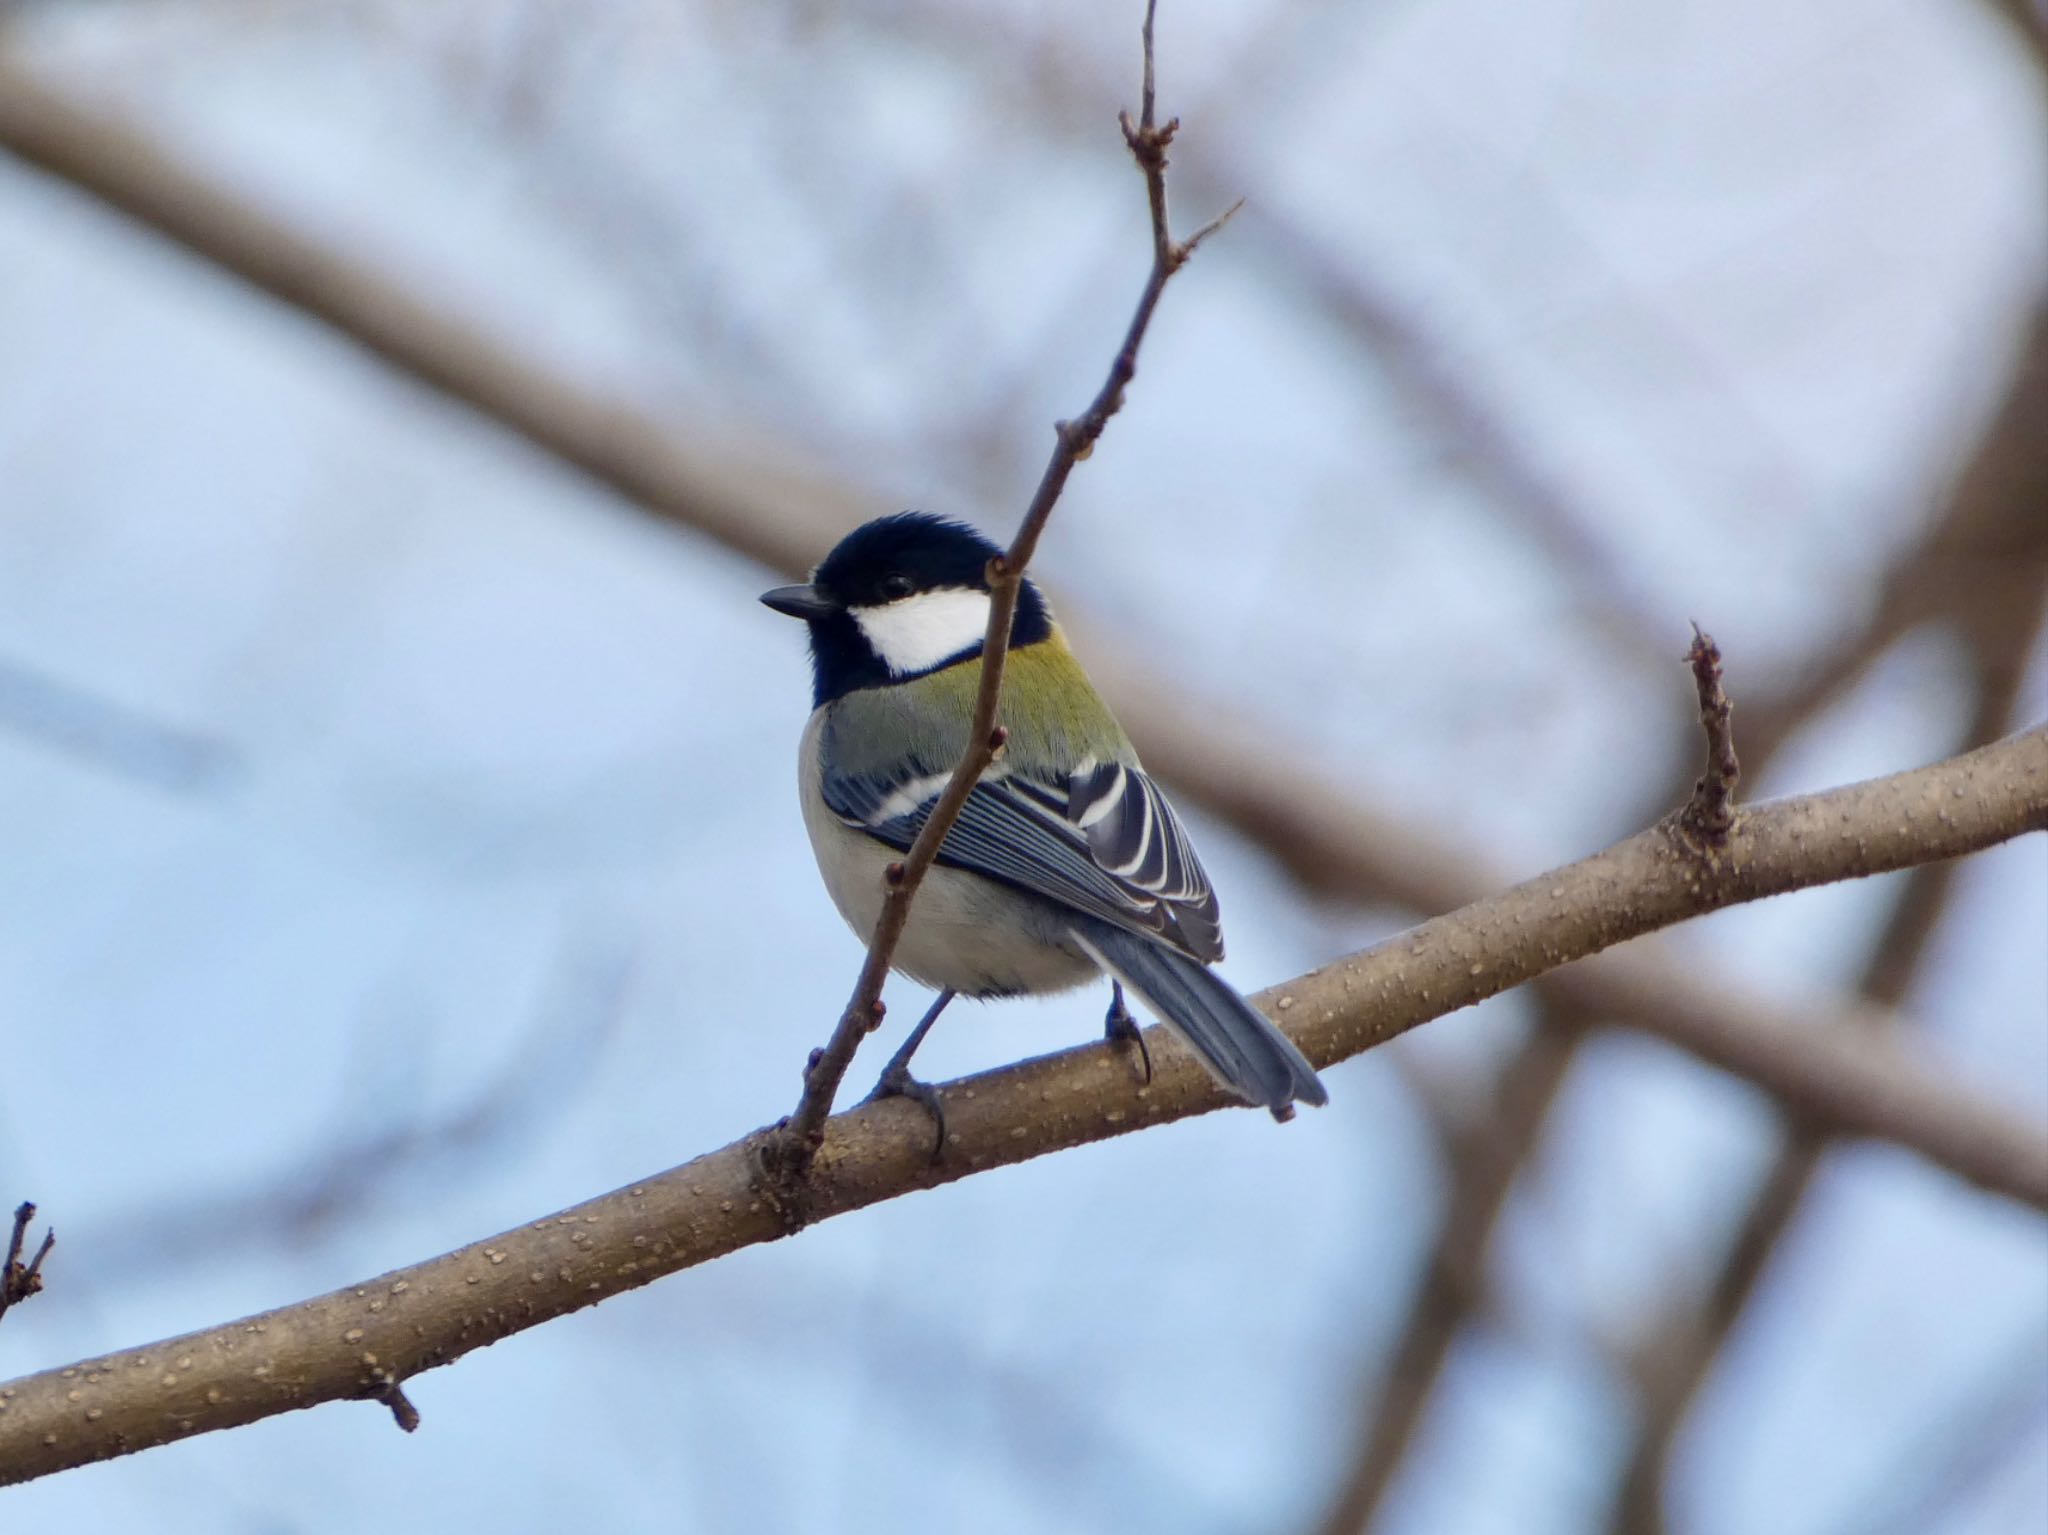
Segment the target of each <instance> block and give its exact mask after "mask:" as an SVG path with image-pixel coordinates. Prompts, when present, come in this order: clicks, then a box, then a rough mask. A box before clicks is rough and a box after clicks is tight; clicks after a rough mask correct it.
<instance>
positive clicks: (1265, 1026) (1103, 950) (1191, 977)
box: [1073, 922, 1330, 1120]
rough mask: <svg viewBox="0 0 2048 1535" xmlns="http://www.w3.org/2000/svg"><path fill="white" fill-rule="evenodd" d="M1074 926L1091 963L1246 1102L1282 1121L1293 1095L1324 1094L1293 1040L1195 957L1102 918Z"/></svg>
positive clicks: (1321, 1100)
mask: <svg viewBox="0 0 2048 1535" xmlns="http://www.w3.org/2000/svg"><path fill="white" fill-rule="evenodd" d="M1073 931H1074V940H1075V942H1077V943H1079V944H1080V945H1081V947H1083V948H1084V949H1086V950H1087V951H1088V952H1089V954H1090V955H1091V956H1093V957H1094V959H1095V961H1096V963H1098V964H1099V965H1101V966H1102V968H1103V969H1105V970H1107V971H1108V972H1109V973H1110V974H1111V975H1113V976H1115V977H1116V978H1117V979H1118V980H1120V981H1122V982H1123V983H1124V985H1126V986H1127V987H1129V988H1130V989H1131V990H1132V991H1134V992H1136V993H1137V994H1138V995H1139V996H1140V997H1141V998H1143V999H1144V1001H1145V1004H1146V1005H1147V1006H1148V1007H1150V1008H1151V1010H1152V1011H1153V1012H1155V1013H1157V1014H1158V1015H1159V1017H1160V1019H1161V1021H1162V1022H1165V1023H1168V1024H1171V1025H1172V1026H1173V1031H1174V1032H1175V1033H1176V1034H1178V1035H1180V1037H1181V1038H1182V1039H1184V1040H1186V1041H1187V1042H1188V1043H1189V1044H1190V1045H1192V1046H1194V1049H1195V1053H1196V1054H1197V1055H1199V1056H1200V1057H1201V1058H1202V1064H1203V1065H1205V1066H1207V1067H1208V1068H1209V1071H1210V1073H1211V1074H1212V1075H1213V1076H1214V1077H1215V1078H1216V1080H1217V1081H1218V1082H1221V1083H1222V1084H1223V1085H1224V1086H1225V1087H1227V1088H1229V1089H1230V1091H1232V1092H1233V1093H1235V1094H1237V1096H1238V1097H1240V1098H1242V1099H1244V1101H1245V1102H1247V1103H1254V1104H1257V1105H1259V1106H1260V1107H1262V1108H1266V1109H1270V1110H1271V1111H1272V1114H1273V1117H1274V1118H1275V1119H1283V1120H1284V1119H1291V1118H1293V1117H1294V1105H1295V1104H1296V1103H1297V1102H1300V1103H1313V1104H1316V1105H1317V1106H1319V1107H1320V1106H1321V1105H1322V1104H1325V1103H1328V1102H1329V1101H1330V1095H1329V1093H1328V1092H1326V1091H1325V1090H1324V1088H1323V1084H1322V1081H1321V1079H1320V1078H1318V1077H1317V1076H1316V1069H1315V1067H1313V1066H1311V1065H1310V1064H1309V1063H1308V1058H1307V1057H1306V1056H1304V1055H1303V1054H1302V1053H1301V1051H1300V1050H1298V1049H1296V1048H1295V1045H1294V1041H1293V1040H1291V1039H1289V1038H1288V1037H1287V1036H1286V1035H1285V1034H1282V1033H1281V1032H1280V1031H1279V1030H1278V1029H1276V1028H1274V1027H1273V1024H1272V1021H1271V1020H1270V1019H1268V1018H1267V1017H1266V1015H1265V1014H1264V1013H1262V1012H1260V1011H1259V1010H1258V1009H1257V1008H1255V1007H1253V1006H1252V1005H1251V1003H1249V1002H1247V1001H1245V999H1244V998H1243V997H1240V996H1239V995H1238V994H1237V993H1236V992H1235V991H1233V990H1232V989H1231V988H1230V986H1229V984H1228V983H1227V982H1226V981H1225V980H1224V979H1223V977H1221V976H1220V975H1218V974H1216V972H1215V971H1213V970H1211V969H1210V968H1209V967H1208V966H1207V965H1205V964H1203V963H1201V961H1199V960H1195V959H1190V958H1189V957H1188V956H1187V955H1185V954H1182V953H1181V952H1179V951H1178V950H1177V949H1171V948H1168V947H1167V946H1166V945H1165V944H1163V943H1160V942H1158V941H1157V940H1155V939H1151V938H1141V937H1139V936H1138V935H1137V934H1136V933H1129V932H1125V931H1124V930H1123V929H1122V928H1117V927H1111V926H1110V925H1109V924H1108V923H1106V922H1090V923H1087V924H1086V925H1085V926H1084V925H1082V924H1080V923H1078V922H1077V923H1076V924H1075V925H1074V930H1073Z"/></svg>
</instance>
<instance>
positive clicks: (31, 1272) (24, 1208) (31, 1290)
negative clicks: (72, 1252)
mask: <svg viewBox="0 0 2048 1535" xmlns="http://www.w3.org/2000/svg"><path fill="white" fill-rule="evenodd" d="M35 1218H36V1207H35V1206H34V1205H33V1204H32V1203H30V1202H29V1201H28V1200H26V1199H24V1200H23V1201H22V1202H21V1203H20V1204H18V1205H16V1206H15V1208H14V1231H13V1233H12V1234H11V1235H10V1236H9V1237H8V1239H7V1262H6V1264H5V1266H4V1267H0V1316H5V1315H7V1311H8V1308H9V1307H11V1306H18V1305H20V1304H21V1303H22V1302H23V1301H25V1300H27V1299H28V1298H29V1297H30V1296H31V1295H35V1294H38V1293H39V1292H40V1291H41V1290H42V1288H43V1260H44V1259H45V1258H47V1257H49V1256H50V1249H51V1248H53V1247H55V1246H56V1245H57V1233H56V1232H55V1231H52V1230H45V1231H44V1232H43V1241H42V1245H41V1246H39V1247H38V1248H37V1249H36V1255H35V1256H34V1257H33V1258H31V1259H29V1260H28V1262H26V1263H23V1262H22V1261H21V1253H22V1249H23V1247H24V1246H26V1245H27V1242H28V1228H29V1222H31V1221H33V1220H34V1219H35Z"/></svg>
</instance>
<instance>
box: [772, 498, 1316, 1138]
mask: <svg viewBox="0 0 2048 1535" xmlns="http://www.w3.org/2000/svg"><path fill="white" fill-rule="evenodd" d="M1000 552H1001V551H1000V550H999V549H998V548H997V547H996V546H995V545H994V544H993V543H991V542H989V540H988V539H986V538H984V537H983V536H982V535H981V534H980V533H978V532H976V531H975V530H974V529H973V528H971V527H968V526H967V525H966V524H965V523H961V522H955V521H952V520H950V519H948V518H943V517H935V516H932V515H929V514H927V513H923V512H904V513H900V514H898V515H896V516H891V517H882V518H878V519H877V520H875V521H873V522H870V523H867V524H865V525H864V526H862V527H859V528H856V529H855V530H854V531H853V532H851V533H849V534H848V535H847V536H846V537H845V538H844V539H842V540H841V541H840V543H839V545H838V546H837V547H836V548H835V549H833V550H832V552H831V553H830V554H829V555H827V556H826V558H825V561H824V563H823V564H821V565H819V566H818V567H817V569H816V570H814V571H813V572H812V573H811V579H810V580H809V581H808V582H807V583H803V584H800V585H796V586H778V587H776V588H775V589H774V590H773V591H770V592H765V593H763V594H762V597H761V600H762V601H763V602H764V603H766V604H767V605H768V606H769V607H771V608H773V609H774V610H775V611H776V612H778V613H786V614H788V615H789V616H790V617H792V618H800V619H802V620H803V621H804V622H805V623H806V624H807V625H809V627H810V635H811V677H812V708H813V712H812V714H811V718H810V723H809V724H808V725H807V726H806V727H805V729H804V735H803V743H802V746H801V748H800V751H799V761H798V784H799V791H800V793H801V795H802V799H803V812H804V825H805V827H806V828H807V829H808V830H809V832H810V836H811V847H812V850H813V851H814V852H815V853H816V855H817V859H818V870H819V873H820V874H822V875H823V877H824V880H825V888H826V890H827V891H829V892H830V894H831V896H832V901H833V904H834V905H836V906H837V907H838V908H839V914H840V915H841V916H842V917H844V918H845V919H846V922H847V925H848V926H849V927H851V928H852V929H853V931H854V934H855V935H856V936H857V937H859V938H860V939H861V940H862V941H863V942H866V941H867V939H868V938H869V937H870V936H871V935H872V934H873V932H874V929H875V921H876V919H877V917H878V916H879V915H880V912H881V907H882V897H883V890H884V884H883V871H884V870H885V869H886V867H887V866H888V865H889V864H890V863H892V862H894V861H895V860H896V859H898V858H900V857H901V856H902V855H903V853H904V852H906V851H907V850H908V849H909V847H910V845H911V843H912V841H913V840H915V838H916V837H917V834H918V831H919V830H920V828H922V827H923V825H924V824H925V821H926V819H927V817H928V816H929V815H930V813H931V810H932V807H933V806H934V805H935V804H936V803H937V802H938V799H939V796H940V794H941V793H942V792H943V791H944V790H945V787H946V783H947V781H948V780H949V779H950V778H951V777H952V774H953V770H954V768H955V767H956V766H957V765H958V763H959V761H960V758H961V756H962V754H963V753H964V751H965V749H966V746H967V732H968V727H969V725H970V724H971V722H972V719H973V714H974V702H975V694H976V691H977V689H978V688H979V687H980V683H981V652H982V642H983V639H984V636H985V634H986V632H987V628H988V614H989V602H990V596H989V585H988V562H989V559H990V557H991V556H993V555H996V554H998V553H1000ZM1002 720H1003V723H1004V726H1005V729H1006V731H1007V737H1006V740H1005V743H1004V746H1003V750H1002V752H1001V754H1000V755H999V756H998V757H997V759H996V760H995V762H994V763H993V764H991V765H990V767H989V769H988V771H987V772H986V773H984V774H983V775H982V777H981V780H980V782H979V783H977V784H976V785H975V787H974V790H973V792H972V793H971V794H969V795H968V797H967V803H966V806H965V808H964V809H963V810H962V811H961V814H960V818H959V820H958V821H957V822H955V823H954V825H953V828H952V830H950V831H949V832H948V833H947V834H946V838H945V841H944V842H942V843H941V844H940V846H939V854H938V860H937V862H936V863H935V864H934V865H933V867H932V869H931V870H930V872H929V873H928V874H927V875H926V877H925V880H924V883H923V884H922V886H920V887H919V889H918V892H917V897H916V899H915V900H914V901H913V902H912V903H911V908H910V917H909V921H908V923H907V925H906V927H905V929H904V932H903V937H902V941H901V942H900V943H899V944H898V946H897V949H896V954H895V963H894V967H895V968H896V969H897V970H899V971H901V972H903V973H904V974H906V975H908V976H910V977H912V978H913V979H915V980H917V981H920V982H922V983H923V984H924V985H926V986H930V987H933V988H935V989H936V990H937V991H938V994H939V995H938V999H937V1000H936V1001H935V1002H934V1003H933V1004H932V1006H931V1009H930V1011H928V1012H927V1013H926V1014H925V1015H924V1018H923V1019H922V1020H921V1021H920V1022H919V1024H918V1025H917V1027H916V1029H914V1030H913V1031H912V1032H911V1035H910V1037H909V1039H907V1040H906V1041H905V1042H904V1045H903V1048H902V1049H900V1050H899V1051H897V1052H896V1055H895V1056H894V1058H893V1059H891V1060H890V1062H889V1064H888V1067H887V1068H886V1069H885V1070H884V1072H883V1074H882V1080H881V1082H880V1083H879V1084H878V1085H877V1087H876V1089H875V1096H878V1097H880V1096H888V1095H892V1094H900V1095H903V1096H907V1097H911V1098H915V1099H917V1100H918V1101H920V1102H922V1103H924V1104H925V1105H926V1106H927V1107H928V1108H929V1109H930V1110H931V1111H932V1113H933V1116H934V1118H935V1119H937V1120H938V1121H939V1133H940V1141H941V1145H943V1142H944V1122H943V1119H941V1118H940V1117H939V1109H938V1102H937V1098H936V1095H935V1094H934V1093H933V1092H932V1090H931V1089H930V1088H929V1087H928V1086H926V1085H925V1084H924V1083H922V1082H919V1081H917V1080H916V1079H915V1078H914V1077H912V1076H911V1075H910V1058H911V1056H912V1055H913V1054H914V1053H915V1052H916V1050H917V1047H918V1045H919V1044H920V1043H922V1042H923V1040H924V1037H925V1034H926V1033H927V1032H928V1031H929V1030H930V1028H931V1026H932V1024H933V1023H934V1022H936V1021H937V1019H938V1016H939V1014H940V1013H941V1012H942V1011H944V1009H945V1007H946V1004H947V1003H948V1002H950V1001H952V1000H953V998H954V997H955V996H959V995H965V996H970V997H977V998H992V997H1010V996H1019V995H1023V994H1029V993H1046V992H1058V991H1066V990H1068V989H1070V988H1072V987H1075V986H1079V985H1082V984H1084V983H1085V982H1088V981H1091V980H1094V979H1096V978H1097V977H1099V976H1100V975H1102V974H1103V973H1104V972H1107V973H1108V975H1109V977H1110V980H1111V997H1110V1008H1109V1013H1108V1016H1107V1018H1106V1019H1105V1023H1104V1031H1105V1033H1107V1034H1108V1036H1109V1037H1110V1038H1111V1039H1112V1040H1117V1041H1127V1042H1135V1043H1136V1044H1137V1046H1138V1048H1139V1050H1140V1051H1141V1052H1142V1051H1143V1048H1144V1042H1143V1040H1142V1038H1141V1037H1140V1036H1139V1034H1138V1028H1137V1024H1136V1022H1135V1021H1134V1020H1133V1019H1132V1018H1131V1015H1130V1013H1129V1012H1128V1011H1127V1010H1126V1008H1125V1007H1124V996H1123V994H1124V988H1125V987H1129V988H1130V989H1131V991H1133V992H1134V993H1136V994H1137V996H1138V997H1139V998H1140V1000H1142V1001H1143V1002H1144V1003H1145V1004H1146V1005H1147V1006H1149V1007H1150V1008H1151V1009H1152V1011H1154V1012H1155V1013H1157V1014H1158V1015H1159V1017H1160V1018H1161V1019H1163V1020H1164V1021H1165V1022H1166V1023H1168V1024H1170V1025H1171V1026H1172V1027H1173V1028H1174V1030H1175V1031H1176V1032H1177V1033H1179V1035H1180V1036H1181V1038H1183V1039H1185V1040H1186V1041H1187V1042H1188V1043H1189V1044H1190V1045H1192V1046H1193V1047H1194V1050H1195V1053H1196V1054H1197V1055H1198V1056H1200V1057H1201V1059H1202V1062H1203V1064H1204V1065H1206V1066H1207V1067H1208V1068H1209V1070H1210V1072H1211V1073H1212V1074H1213V1075H1214V1076H1215V1078H1216V1080H1217V1081H1218V1082H1220V1083H1221V1084H1222V1085H1223V1086H1224V1087H1226V1088H1228V1089H1229V1090H1230V1091H1231V1092H1233V1093H1235V1094H1236V1095H1237V1096H1238V1097H1240V1098H1242V1099H1244V1100H1245V1101H1246V1102H1247V1103H1252V1104H1257V1105H1260V1106H1262V1107H1264V1108H1267V1109H1270V1110H1271V1111H1272V1114H1273V1117H1274V1118H1275V1119H1280V1120H1284V1119H1288V1118H1291V1117H1292V1116H1293V1113H1294V1105H1295V1103H1297V1102H1301V1103H1314V1104H1322V1103H1326V1102H1328V1101H1329V1095H1328V1094H1327V1093H1326V1092H1325V1091H1324V1089H1323V1084H1322V1083H1321V1081H1319V1080H1318V1079H1317V1077H1316V1073H1315V1068H1314V1067H1313V1066H1311V1065H1310V1064H1309V1063H1308V1061H1307V1060H1306V1059H1305V1058H1304V1057H1303V1055H1302V1053H1301V1051H1300V1050H1298V1049H1296V1048H1295V1046H1294V1044H1293V1042H1292V1041H1290V1040H1289V1039H1288V1038H1287V1037H1286V1036H1285V1035H1284V1034H1282V1033H1281V1032H1280V1031H1279V1030H1278V1029H1276V1028H1274V1027H1273V1025H1272V1023H1271V1022H1269V1021H1268V1020H1267V1018H1266V1017H1265V1015H1264V1014H1262V1013H1261V1012H1259V1010H1258V1009H1257V1008H1255V1007H1253V1006H1252V1005H1251V1004H1250V1003H1249V1002H1247V1001H1245V999H1244V998H1243V997H1241V996H1239V995H1238V994H1237V992H1235V991H1234V990H1232V989H1231V987H1230V986H1229V985H1228V984H1226V983H1225V982H1224V981H1223V979H1222V978H1221V977H1220V976H1218V975H1217V974H1216V973H1215V972H1214V971H1213V970H1211V969H1210V968H1209V966H1210V965H1211V964H1212V963H1213V962H1214V961H1216V960H1219V959H1221V958H1222V957H1223V932H1222V927H1221V925H1220V922H1219V919H1218V914H1217V905H1216V894H1215V892H1214V891H1213V890H1212V889H1211V888H1210V886H1209V878H1208V876H1207V875H1206V874H1205V873H1203V871H1202V866H1201V863H1200V862H1199V861H1198V860H1197V859H1196V857H1195V850H1194V847H1193V846H1192V845H1191V844H1190V842H1189V841H1188V836H1187V833H1186V832H1185V831H1184V830H1183V829H1182V828H1181V824H1180V821H1179V819H1178V818H1177V817H1176V816H1175V815H1174V813H1173V807H1172V806H1171V805H1169V804H1168V803H1167V800H1166V796H1165V795H1164V794H1162V793H1161V792H1160V790H1159V787H1158V785H1156V784H1155V783H1153V782H1152V780H1151V779H1149V778H1147V777H1146V776H1145V772H1144V769H1143V768H1142V767H1140V766H1139V763H1138V755H1137V753H1136V752H1135V751H1133V750H1132V749H1131V743H1130V741H1129V740H1128V739H1127V738H1126V737H1125V735H1124V732H1123V729H1122V727H1121V726H1119V725H1118V724H1117V722H1116V719H1115V717H1114V716H1113V715H1111V713H1110V712H1109V708H1108V706H1107V705H1105V704H1104V703H1103V702H1102V700H1101V699H1100V698H1099V697H1098V696H1097V695H1096V692H1095V689H1094V687H1093V686H1092V685H1091V684H1090V683H1089V681H1088V678H1087V675H1086V674H1085V673H1084V672H1083V671H1082V670H1081V666H1080V663H1079V662H1078V661H1076V660H1075V659H1074V654H1073V652H1072V651H1071V650H1070V649H1068V647H1067V642H1066V638H1065V636H1064V635H1063V634H1062V633H1061V631H1060V627H1059V625H1058V624H1057V623H1055V622H1054V621H1053V617H1052V613H1051V611H1050V609H1048V608H1047V606H1046V603H1045V599H1044V597H1043V596H1042V595H1040V593H1039V591H1038V588H1037V587H1036V586H1035V585H1033V584H1032V582H1031V581H1030V580H1028V579H1027V580H1025V581H1024V582H1023V583H1022V585H1021V586H1020V588H1019V591H1018V597H1017V612H1016V619H1015V623H1014V626H1013V628H1012V629H1011V633H1010V652H1009V658H1008V661H1007V662H1006V664H1005V667H1004V672H1003V694H1002ZM1145 1071H1146V1076H1147V1078H1148V1079H1149V1077H1150V1073H1151V1062H1150V1059H1149V1057H1146V1058H1145Z"/></svg>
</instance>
